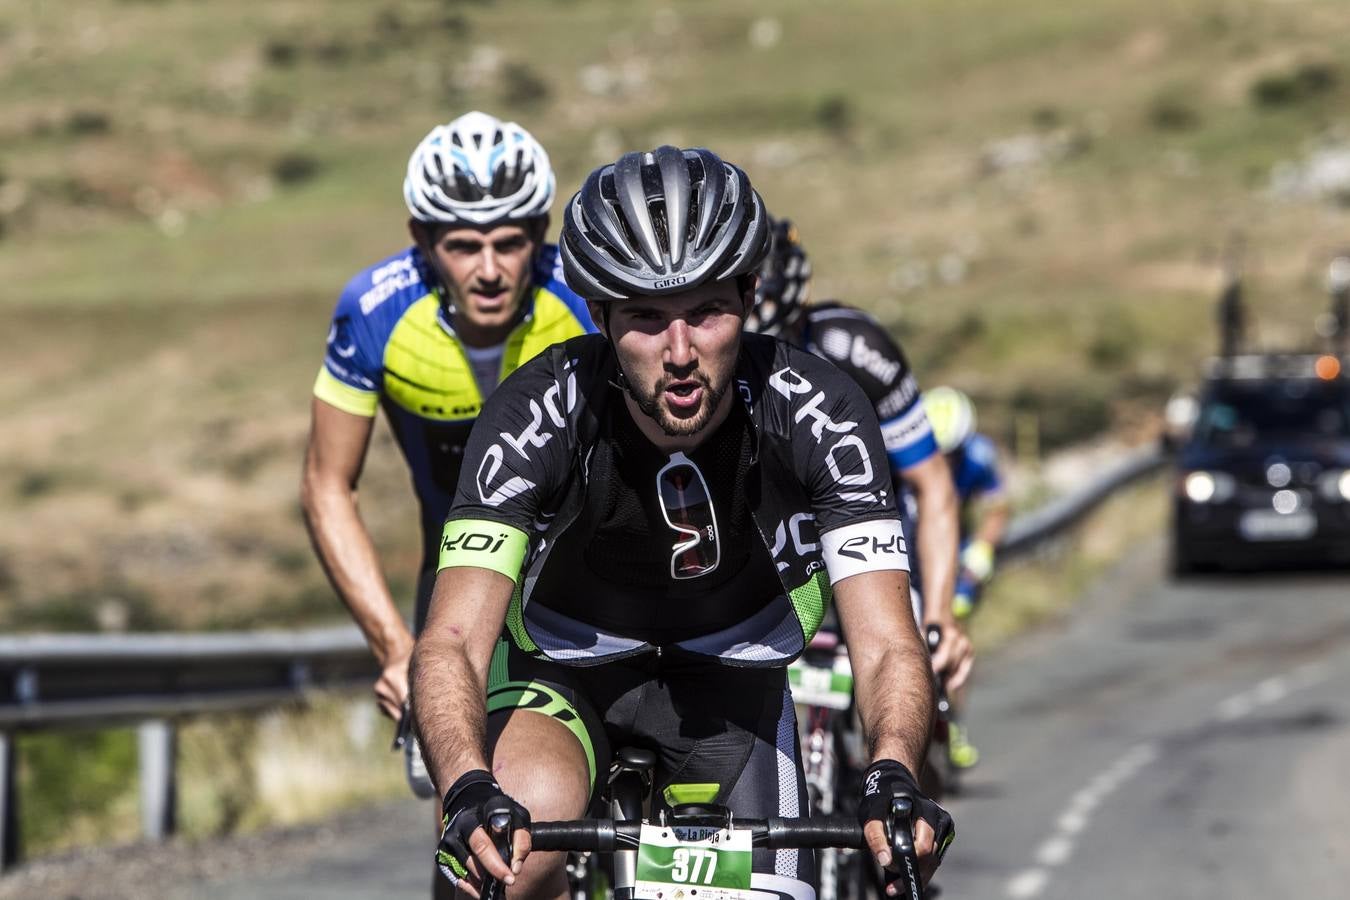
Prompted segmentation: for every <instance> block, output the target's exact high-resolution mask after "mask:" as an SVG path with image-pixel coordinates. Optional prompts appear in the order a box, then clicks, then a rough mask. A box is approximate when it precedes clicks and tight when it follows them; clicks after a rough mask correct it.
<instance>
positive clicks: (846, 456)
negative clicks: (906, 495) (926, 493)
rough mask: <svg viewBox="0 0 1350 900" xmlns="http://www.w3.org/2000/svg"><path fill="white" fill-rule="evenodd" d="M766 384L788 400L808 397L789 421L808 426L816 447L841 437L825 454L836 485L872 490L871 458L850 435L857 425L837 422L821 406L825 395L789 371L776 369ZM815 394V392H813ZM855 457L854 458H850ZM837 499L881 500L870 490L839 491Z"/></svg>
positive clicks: (787, 369)
mask: <svg viewBox="0 0 1350 900" xmlns="http://www.w3.org/2000/svg"><path fill="white" fill-rule="evenodd" d="M769 385H770V386H771V387H772V388H773V389H774V390H776V391H778V393H780V394H782V395H783V396H784V397H786V398H787V399H788V400H791V399H792V398H793V396H794V395H810V399H809V400H807V401H806V402H805V403H803V404H801V405H800V406H798V407H797V411H796V413H795V414H794V415H793V417H792V421H793V422H794V423H796V424H801V423H802V422H805V421H807V420H810V423H811V435H812V436H813V437H814V438H815V439H816V443H817V444H821V443H824V441H825V435H826V433H827V432H828V433H829V434H832V435H834V434H837V435H840V437H839V438H837V439H836V440H835V441H834V442H833V443H832V444H831V445H830V449H829V450H827V451H826V453H825V466H826V467H827V468H828V469H829V470H830V475H831V476H832V477H833V478H834V481H835V484H837V485H839V486H840V487H841V488H850V487H853V488H857V487H871V486H872V478H873V475H874V474H875V473H874V472H873V470H872V459H871V457H870V456H868V453H867V445H866V444H864V443H863V440H862V438H860V437H858V436H857V435H856V434H854V433H853V430H854V429H855V428H857V427H858V423H857V422H853V421H849V420H846V421H843V422H836V421H834V420H833V419H831V418H830V416H829V414H828V413H826V412H825V411H824V410H823V409H821V407H822V406H823V405H824V403H825V392H824V391H817V390H816V389H815V386H814V385H812V384H811V382H809V381H807V380H806V379H805V378H804V377H803V376H802V375H800V374H799V373H797V372H795V371H793V370H792V369H791V368H784V369H779V370H778V371H777V372H774V373H773V374H772V375H770V376H769ZM813 392H814V393H813ZM853 456H856V459H854V458H850V457H853ZM839 498H840V499H841V500H846V501H862V502H874V503H875V502H880V501H881V500H883V499H884V497H882V496H879V495H878V494H877V493H875V492H873V491H869V490H841V491H839Z"/></svg>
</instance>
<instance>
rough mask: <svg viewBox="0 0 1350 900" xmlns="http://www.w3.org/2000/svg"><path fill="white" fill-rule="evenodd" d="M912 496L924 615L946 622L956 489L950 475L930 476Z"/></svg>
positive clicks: (952, 578)
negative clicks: (940, 477) (938, 477)
mask: <svg viewBox="0 0 1350 900" xmlns="http://www.w3.org/2000/svg"><path fill="white" fill-rule="evenodd" d="M943 474H944V476H945V475H946V473H945V471H944V473H943ZM915 499H916V501H917V504H918V508H919V510H918V518H919V522H918V532H919V533H918V534H917V535H916V536H915V537H916V538H917V541H918V545H919V558H920V559H922V560H923V599H924V619H925V620H927V621H930V622H932V621H941V622H946V621H948V620H949V619H951V617H952V616H951V607H952V592H953V591H954V590H955V588H956V566H957V553H958V549H959V547H958V545H959V543H960V522H959V517H958V510H957V504H956V491H955V490H954V489H953V488H952V486H951V479H950V477H945V478H942V479H937V478H930V479H926V480H925V482H924V484H923V486H922V488H921V489H920V490H919V492H918V494H917V496H916V497H915Z"/></svg>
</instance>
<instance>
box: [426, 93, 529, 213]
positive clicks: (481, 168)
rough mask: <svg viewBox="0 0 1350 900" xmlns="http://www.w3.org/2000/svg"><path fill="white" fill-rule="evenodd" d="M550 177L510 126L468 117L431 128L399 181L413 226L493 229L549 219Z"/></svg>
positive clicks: (524, 136)
mask: <svg viewBox="0 0 1350 900" xmlns="http://www.w3.org/2000/svg"><path fill="white" fill-rule="evenodd" d="M553 192H554V176H553V168H552V167H551V166H550V165H549V161H548V154H547V153H545V152H544V148H543V147H541V146H540V145H539V142H538V141H536V140H535V139H534V137H533V136H532V135H531V134H530V133H529V132H528V131H526V130H525V129H524V128H521V127H520V126H519V125H517V124H516V123H515V122H503V121H501V120H500V119H498V118H497V117H496V116H490V115H488V114H487V113H483V112H469V113H465V114H464V115H462V116H460V117H459V118H457V119H455V120H454V121H453V122H450V123H449V124H447V125H437V126H436V127H435V128H433V129H432V130H431V133H430V134H428V135H427V136H426V137H425V138H423V139H422V142H421V143H419V144H418V145H417V149H416V150H414V151H413V153H412V157H411V158H410V159H409V160H408V174H407V177H405V178H404V180H403V199H404V200H405V201H406V202H407V204H408V212H410V213H411V214H412V217H413V218H414V219H416V220H418V221H420V222H426V223H429V224H448V225H494V224H497V223H506V222H513V221H519V220H522V219H533V218H538V217H540V216H545V215H547V214H548V211H549V207H550V206H552V204H553Z"/></svg>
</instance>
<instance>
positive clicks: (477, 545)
mask: <svg viewBox="0 0 1350 900" xmlns="http://www.w3.org/2000/svg"><path fill="white" fill-rule="evenodd" d="M529 548H530V539H529V536H528V535H526V534H525V532H523V531H521V530H520V529H519V528H515V527H513V526H511V525H503V524H502V523H500V522H489V521H486V520H484V519H452V520H451V521H449V522H446V523H445V530H444V531H443V532H441V564H440V566H439V567H438V568H439V569H449V568H451V567H453V566H477V567H478V568H480V569H491V570H492V571H494V572H501V573H502V574H503V575H505V576H506V577H507V578H510V579H511V580H512V581H516V580H518V579H519V578H520V567H521V565H522V564H523V563H524V562H525V554H526V553H527V552H528V551H529Z"/></svg>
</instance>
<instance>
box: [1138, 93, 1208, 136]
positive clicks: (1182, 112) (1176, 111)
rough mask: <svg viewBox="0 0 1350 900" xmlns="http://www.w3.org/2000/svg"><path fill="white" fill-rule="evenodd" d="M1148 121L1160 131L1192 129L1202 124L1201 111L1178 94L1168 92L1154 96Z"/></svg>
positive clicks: (1149, 109)
mask: <svg viewBox="0 0 1350 900" xmlns="http://www.w3.org/2000/svg"><path fill="white" fill-rule="evenodd" d="M1148 122H1149V124H1150V125H1152V126H1153V127H1154V128H1155V129H1157V130H1158V131H1190V130H1191V129H1193V128H1195V127H1196V126H1197V125H1199V124H1200V113H1199V111H1197V110H1196V108H1195V107H1194V106H1192V105H1191V104H1190V103H1189V102H1187V101H1186V100H1185V99H1184V98H1182V97H1181V96H1179V95H1178V94H1176V93H1172V92H1168V93H1164V94H1159V95H1158V96H1157V97H1154V98H1153V102H1151V103H1150V104H1149V107H1148Z"/></svg>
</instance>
